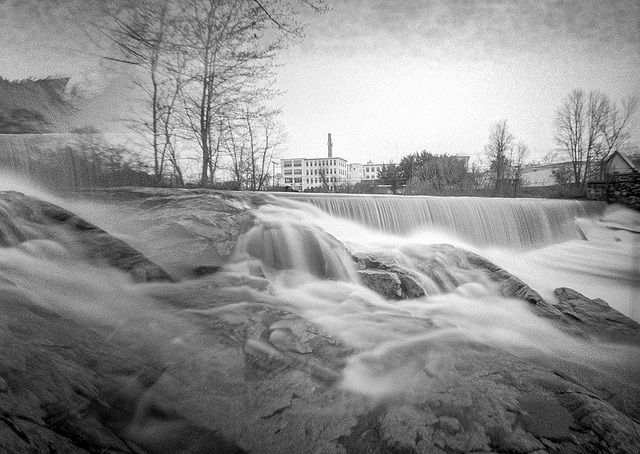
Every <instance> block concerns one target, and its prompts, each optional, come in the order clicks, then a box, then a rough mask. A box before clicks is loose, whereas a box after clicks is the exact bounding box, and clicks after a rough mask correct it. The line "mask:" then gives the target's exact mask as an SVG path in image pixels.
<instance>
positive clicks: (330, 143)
mask: <svg viewBox="0 0 640 454" xmlns="http://www.w3.org/2000/svg"><path fill="white" fill-rule="evenodd" d="M327 148H328V149H329V157H330V158H333V142H332V141H331V133H329V139H328V140H327Z"/></svg>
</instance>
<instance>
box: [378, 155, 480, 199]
mask: <svg viewBox="0 0 640 454" xmlns="http://www.w3.org/2000/svg"><path fill="white" fill-rule="evenodd" d="M378 179H379V181H380V183H381V184H384V185H388V186H389V189H390V190H391V192H392V193H394V194H397V193H398V192H403V193H404V194H437V195H444V194H448V195H449V194H450V195H455V194H462V193H467V192H469V191H471V190H475V189H478V188H479V187H480V185H481V184H482V175H481V173H480V171H479V170H478V169H477V168H476V167H472V168H471V169H470V168H469V157H468V156H450V155H446V154H442V155H436V154H432V153H427V152H426V151H422V152H419V153H413V154H410V155H407V156H404V157H403V158H402V159H401V161H400V163H398V164H393V163H389V164H384V165H383V166H382V170H381V171H380V173H379V175H378Z"/></svg>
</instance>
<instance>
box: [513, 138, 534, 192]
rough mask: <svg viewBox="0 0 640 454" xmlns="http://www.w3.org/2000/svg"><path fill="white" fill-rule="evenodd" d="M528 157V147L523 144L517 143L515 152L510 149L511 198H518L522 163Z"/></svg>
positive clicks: (522, 168)
mask: <svg viewBox="0 0 640 454" xmlns="http://www.w3.org/2000/svg"><path fill="white" fill-rule="evenodd" d="M528 156H529V147H528V146H527V145H526V144H525V143H524V142H518V144H517V145H516V147H515V150H514V149H512V151H511V157H510V159H509V161H510V165H511V177H512V181H513V196H514V197H517V196H518V191H519V190H520V187H521V186H522V172H523V170H524V162H525V160H526V159H527V157H528Z"/></svg>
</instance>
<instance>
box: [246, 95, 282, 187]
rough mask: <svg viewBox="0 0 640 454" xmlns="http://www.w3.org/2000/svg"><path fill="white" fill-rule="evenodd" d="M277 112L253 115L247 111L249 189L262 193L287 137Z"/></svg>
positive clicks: (266, 111) (261, 111) (269, 111)
mask: <svg viewBox="0 0 640 454" xmlns="http://www.w3.org/2000/svg"><path fill="white" fill-rule="evenodd" d="M278 113H279V112H278V111H276V110H260V111H258V112H255V113H254V114H252V113H251V110H250V109H249V106H247V110H246V117H245V119H246V122H247V133H248V140H249V154H248V156H249V161H250V162H249V169H250V175H249V189H251V190H253V191H261V190H263V189H265V187H266V186H267V184H268V181H269V177H270V174H269V169H270V168H271V167H272V162H273V161H274V159H275V158H276V156H277V152H278V150H279V148H280V147H281V146H282V144H283V143H284V141H285V139H286V136H285V134H284V131H283V130H282V128H281V126H280V124H279V123H278V122H277V121H276V115H277V114H278Z"/></svg>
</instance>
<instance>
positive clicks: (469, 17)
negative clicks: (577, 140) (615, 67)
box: [307, 0, 640, 54]
mask: <svg viewBox="0 0 640 454" xmlns="http://www.w3.org/2000/svg"><path fill="white" fill-rule="evenodd" d="M639 19H640V2H638V1H637V0H610V1H606V2H603V1H601V0H571V1H570V0H521V1H517V2H515V1H512V0H429V1H424V0H405V1H399V2H389V1H388V0H373V1H360V0H344V1H342V2H337V1H336V2H335V4H334V5H333V10H332V11H331V12H329V13H328V14H326V15H325V16H323V17H320V18H318V16H314V18H313V20H314V22H315V23H314V24H313V25H312V30H311V31H310V33H309V38H310V42H309V43H307V46H308V47H316V48H334V49H335V48H340V47H342V48H344V49H345V51H351V50H356V49H358V48H359V49H363V50H369V51H376V49H380V48H381V47H382V46H383V45H394V46H395V47H396V48H401V49H407V50H409V51H411V52H416V51H422V52H427V53H428V52H434V51H435V52H436V53H437V52H438V49H447V48H453V47H455V48H458V49H461V48H462V49H465V48H466V49H468V50H469V52H468V53H469V54H474V53H476V52H477V51H478V50H482V51H483V52H486V53H489V54H500V53H501V52H504V51H511V50H514V51H520V52H524V51H526V52H544V51H546V50H548V49H549V48H553V47H557V46H559V45H565V46H574V47H577V48H580V49H606V48H610V47H616V48H624V49H628V50H629V51H631V52H637V53H640V23H639ZM345 46H346V47H345Z"/></svg>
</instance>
